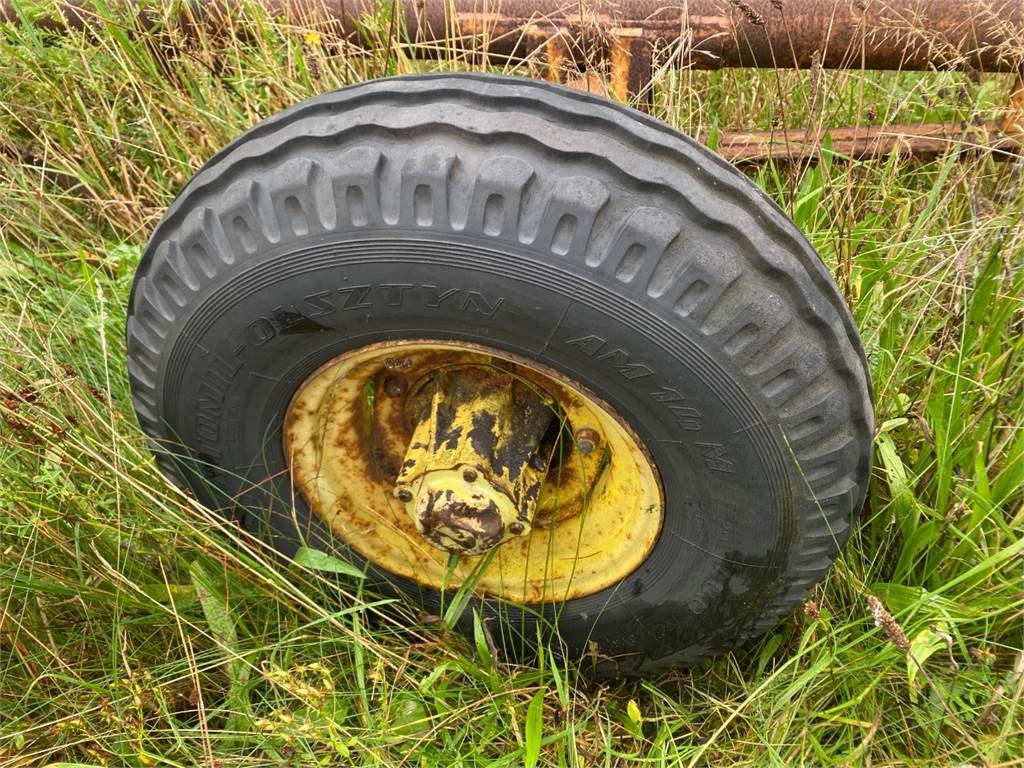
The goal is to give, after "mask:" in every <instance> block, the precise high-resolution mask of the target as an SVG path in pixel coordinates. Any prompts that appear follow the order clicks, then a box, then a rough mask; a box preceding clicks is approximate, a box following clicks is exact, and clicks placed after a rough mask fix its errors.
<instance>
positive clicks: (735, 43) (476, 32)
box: [0, 0, 1024, 72]
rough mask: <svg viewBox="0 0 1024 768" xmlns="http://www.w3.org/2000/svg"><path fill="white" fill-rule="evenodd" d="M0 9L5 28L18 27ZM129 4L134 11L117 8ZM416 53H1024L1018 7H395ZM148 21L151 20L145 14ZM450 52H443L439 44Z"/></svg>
mask: <svg viewBox="0 0 1024 768" xmlns="http://www.w3.org/2000/svg"><path fill="white" fill-rule="evenodd" d="M16 2H18V0H0V18H7V19H11V18H14V17H15V16H16V14H15V12H14V3H16ZM121 2H124V3H126V4H131V5H134V4H135V3H134V2H133V0H121ZM190 5H191V8H190V12H189V14H188V15H189V16H190V17H192V18H197V19H202V18H204V17H205V18H208V19H212V20H216V19H218V18H225V17H227V16H230V15H232V14H233V13H234V12H235V11H237V6H236V5H235V4H234V3H230V2H227V0H191V4H190ZM265 5H266V6H267V8H268V10H269V11H270V12H271V13H272V14H273V15H275V16H284V17H286V18H290V19H293V20H297V19H301V20H302V21H303V23H306V24H316V25H329V26H333V27H335V28H337V30H338V31H339V33H340V34H344V35H349V36H356V35H358V34H359V33H360V31H359V21H360V20H361V19H365V18H366V17H367V16H368V15H369V14H372V13H379V12H380V9H381V8H388V7H392V3H391V0H387V1H384V2H382V0H265ZM61 7H62V11H63V19H56V18H54V19H50V21H49V23H50V24H51V25H62V24H64V23H67V24H69V25H71V26H75V27H87V26H89V25H90V24H91V23H92V19H94V18H95V15H94V14H93V13H92V12H91V11H89V10H87V9H88V8H89V0H65V2H64V3H62V5H61ZM393 7H394V8H396V9H397V10H398V12H399V14H400V15H401V18H402V21H403V22H404V27H405V34H406V35H407V39H408V41H409V42H411V43H414V44H416V43H419V44H422V46H420V53H423V54H424V55H427V54H429V50H430V49H431V48H433V49H434V50H437V51H438V52H439V53H440V52H442V51H451V50H452V49H453V48H454V49H456V50H460V49H461V50H474V51H486V52H489V53H492V54H495V55H500V56H507V57H511V58H519V57H523V56H526V55H528V54H530V53H531V52H535V51H537V50H538V49H543V47H544V45H545V44H546V43H547V42H548V41H549V40H552V39H555V40H559V41H561V42H562V44H563V48H564V51H563V53H564V54H565V55H566V56H567V57H568V58H570V59H571V60H573V61H575V62H576V63H578V64H581V65H586V64H588V63H590V59H591V58H592V56H593V55H594V51H595V49H601V50H604V51H605V53H606V54H607V55H610V54H611V53H613V52H614V49H615V46H616V41H619V42H618V43H617V44H618V46H619V48H620V49H621V48H623V46H625V47H626V48H630V47H632V48H633V49H635V48H637V47H639V45H640V44H644V45H647V46H650V47H664V48H672V49H673V50H674V55H675V58H674V63H675V64H677V65H679V66H691V67H696V68H700V69H720V68H724V67H772V68H782V67H796V68H808V67H813V66H821V67H824V68H830V69H850V68H855V69H861V68H863V69H888V70H894V69H901V70H930V69H963V68H973V69H978V70H984V71H990V72H995V71H998V72H1008V71H1014V70H1016V68H1017V67H1018V66H1019V65H1020V62H1021V58H1022V49H1024V2H1022V0H618V1H615V0H395V2H394V6H393ZM140 13H142V14H143V15H144V14H145V13H147V11H145V10H141V11H140ZM438 43H444V44H445V45H444V46H443V47H440V48H438V47H437V46H435V45H434V44H438Z"/></svg>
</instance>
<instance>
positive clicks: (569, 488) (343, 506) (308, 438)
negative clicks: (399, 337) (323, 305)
mask: <svg viewBox="0 0 1024 768" xmlns="http://www.w3.org/2000/svg"><path fill="white" fill-rule="evenodd" d="M495 364H500V365H501V366H502V367H503V368H505V369H506V370H510V371H512V372H513V373H514V374H515V375H517V376H519V377H522V379H524V380H528V381H532V382H534V383H535V384H537V386H538V387H540V388H541V389H542V390H543V391H544V392H546V393H549V394H550V395H551V396H552V397H553V398H554V400H555V401H557V404H558V408H559V409H560V411H561V418H563V419H564V420H565V421H566V422H567V423H568V424H567V426H568V428H569V434H575V433H576V432H577V431H578V430H579V429H580V428H589V429H594V430H595V431H596V432H597V433H598V434H599V435H600V436H601V437H600V443H599V447H598V448H597V449H595V450H593V451H591V452H590V453H589V454H584V453H582V452H581V451H579V450H578V449H576V448H573V449H571V450H569V451H567V452H566V454H565V455H564V456H563V457H562V459H561V461H560V462H558V464H557V466H554V467H552V469H551V470H550V471H549V472H548V475H547V477H546V479H545V481H544V484H543V486H542V489H541V492H540V500H539V502H538V505H537V513H536V516H535V518H534V521H533V527H532V529H531V530H530V532H529V535H523V536H516V537H512V538H511V539H510V540H508V541H506V542H505V543H503V544H501V545H500V546H498V547H497V548H496V549H495V550H493V552H492V553H490V554H489V556H488V557H487V558H486V559H485V557H474V556H461V557H460V558H459V561H458V563H457V564H456V565H455V566H454V568H453V570H452V572H451V573H450V574H449V575H448V576H449V577H448V578H447V579H446V571H447V562H448V555H447V553H445V552H442V551H441V550H439V549H437V548H435V547H433V546H431V545H429V544H428V543H427V542H426V541H424V539H423V538H422V536H421V535H420V533H419V532H418V531H417V529H416V525H415V523H414V521H413V518H412V517H411V516H410V514H409V512H408V510H407V509H406V505H405V504H404V503H402V502H401V501H399V500H398V499H397V498H396V497H395V481H396V479H397V478H398V475H399V472H400V470H401V465H402V462H403V460H404V456H405V453H406V450H407V448H408V446H409V443H410V441H411V439H412V436H413V432H414V429H415V427H416V425H417V424H418V423H419V422H420V421H421V419H419V418H418V416H420V415H422V413H423V412H424V409H426V408H428V407H429V400H428V399H427V398H429V397H431V396H432V392H431V391H430V388H429V386H427V385H428V384H429V382H430V381H431V379H432V377H433V376H436V374H437V372H438V371H441V370H444V369H446V368H451V367H453V366H466V365H476V366H494V365H495ZM284 450H285V456H286V457H287V459H288V462H289V465H290V469H291V472H292V480H293V483H294V485H295V487H296V489H297V490H298V491H299V492H300V493H301V494H302V495H303V497H304V498H305V499H306V501H307V502H308V503H309V505H310V507H311V508H312V509H313V511H314V512H315V513H316V514H317V515H319V516H320V517H321V518H322V519H324V520H325V521H326V522H327V523H328V524H329V525H330V526H331V528H332V530H333V531H334V532H335V534H336V535H338V536H339V537H341V538H342V539H343V540H344V541H345V542H347V543H348V544H349V545H350V546H352V548H353V549H354V550H355V551H356V552H358V553H359V554H360V555H361V556H362V557H364V558H366V559H367V560H369V561H371V562H373V563H375V564H376V565H378V566H379V567H381V568H383V569H385V570H387V571H390V572H392V573H395V574H397V575H400V576H403V577H405V578H408V579H411V580H413V581H416V582H418V583H420V584H423V585H425V586H428V587H432V588H434V589H439V588H440V587H441V584H442V583H443V582H444V581H447V583H448V585H449V586H450V587H451V588H455V587H457V586H458V585H459V584H461V583H462V581H463V580H465V579H467V578H469V577H470V576H473V577H474V578H477V577H478V581H477V586H476V589H477V591H478V592H480V593H483V594H489V595H495V596H499V597H501V598H503V599H505V600H508V601H511V602H515V603H521V604H526V603H538V602H553V601H562V600H568V599H572V598H577V597H582V596H585V595H589V594H593V593H595V592H598V591H600V590H601V589H605V588H607V587H610V586H612V585H614V584H616V583H618V582H619V581H621V580H622V579H623V578H625V577H626V576H627V575H628V574H630V573H631V572H632V571H633V570H635V569H636V568H637V567H638V566H639V565H640V564H641V563H642V562H643V561H644V560H645V559H646V557H647V555H648V553H649V552H650V550H651V548H652V547H653V546H654V543H655V542H656V541H657V539H658V536H659V534H660V531H661V524H662V517H663V510H664V502H663V496H662V491H661V484H660V481H659V479H658V476H657V473H656V471H655V468H654V466H653V462H652V461H651V459H650V455H649V453H648V452H647V450H646V448H645V447H644V445H643V444H642V442H641V441H640V439H639V437H638V436H637V435H636V434H635V433H634V432H633V431H632V429H631V428H630V427H629V426H628V425H627V424H626V423H625V421H624V420H622V419H621V418H620V417H619V416H618V415H617V414H615V413H614V411H613V410H612V409H611V407H610V406H608V405H607V404H606V403H604V402H603V401H601V400H600V399H599V398H597V397H596V396H595V395H593V394H592V393H590V392H589V391H586V390H584V388H583V387H581V386H580V385H578V384H575V383H574V382H571V381H568V380H567V379H566V378H565V377H563V376H562V375H561V374H559V373H557V372H556V371H554V370H552V369H549V368H546V367H544V366H540V365H538V364H536V363H534V362H531V361H529V360H526V359H524V358H521V357H518V356H516V355H512V354H509V353H506V352H503V351H499V350H495V349H491V348H487V347H483V346H479V345H473V344H468V343H463V342H454V341H443V342H442V341H426V340H414V341H402V342H382V343H379V344H374V345H371V346H368V347H362V348H360V349H357V350H353V351H351V352H348V353H345V354H343V355H341V356H339V357H337V358H335V359H334V360H332V361H330V362H329V363H327V364H326V365H324V366H323V367H322V368H320V369H319V370H318V371H316V372H315V373H313V374H312V375H311V376H310V377H309V378H308V379H307V380H306V381H305V382H304V383H303V384H302V386H300V387H299V389H298V391H297V392H296V394H295V396H294V398H293V399H292V402H291V404H290V406H289V408H288V412H287V414H286V418H285V429H284ZM478 567H479V568H481V569H482V572H481V573H475V572H474V571H475V569H476V568H478Z"/></svg>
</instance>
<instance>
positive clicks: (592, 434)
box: [576, 427, 601, 454]
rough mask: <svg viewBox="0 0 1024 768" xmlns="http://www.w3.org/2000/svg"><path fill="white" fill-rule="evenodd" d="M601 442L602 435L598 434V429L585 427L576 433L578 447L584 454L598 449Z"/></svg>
mask: <svg viewBox="0 0 1024 768" xmlns="http://www.w3.org/2000/svg"><path fill="white" fill-rule="evenodd" d="M600 442H601V435H599V434H598V433H597V430H596V429H590V428H589V427H584V428H583V429H579V430H577V431H576V447H577V448H579V449H580V453H582V454H588V453H590V452H591V451H593V450H594V449H595V448H597V446H598V443H600Z"/></svg>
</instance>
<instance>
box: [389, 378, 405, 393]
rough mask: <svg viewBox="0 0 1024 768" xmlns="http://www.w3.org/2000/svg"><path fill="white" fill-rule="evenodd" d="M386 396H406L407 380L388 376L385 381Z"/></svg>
mask: <svg viewBox="0 0 1024 768" xmlns="http://www.w3.org/2000/svg"><path fill="white" fill-rule="evenodd" d="M384 394H385V395H387V396H388V397H401V396H402V395H404V394H405V379H403V378H401V377H400V376H388V377H387V378H386V379H384Z"/></svg>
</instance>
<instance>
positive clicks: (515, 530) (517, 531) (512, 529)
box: [508, 520, 525, 536]
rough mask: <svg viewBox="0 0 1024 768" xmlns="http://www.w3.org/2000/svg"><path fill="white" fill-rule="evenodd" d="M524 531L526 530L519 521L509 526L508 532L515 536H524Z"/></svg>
mask: <svg viewBox="0 0 1024 768" xmlns="http://www.w3.org/2000/svg"><path fill="white" fill-rule="evenodd" d="M524 530H525V529H524V528H523V524H522V523H520V522H519V521H518V520H517V521H516V522H514V523H509V524H508V532H509V533H511V534H512V535H513V536H520V535H522V533H523V531H524Z"/></svg>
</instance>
